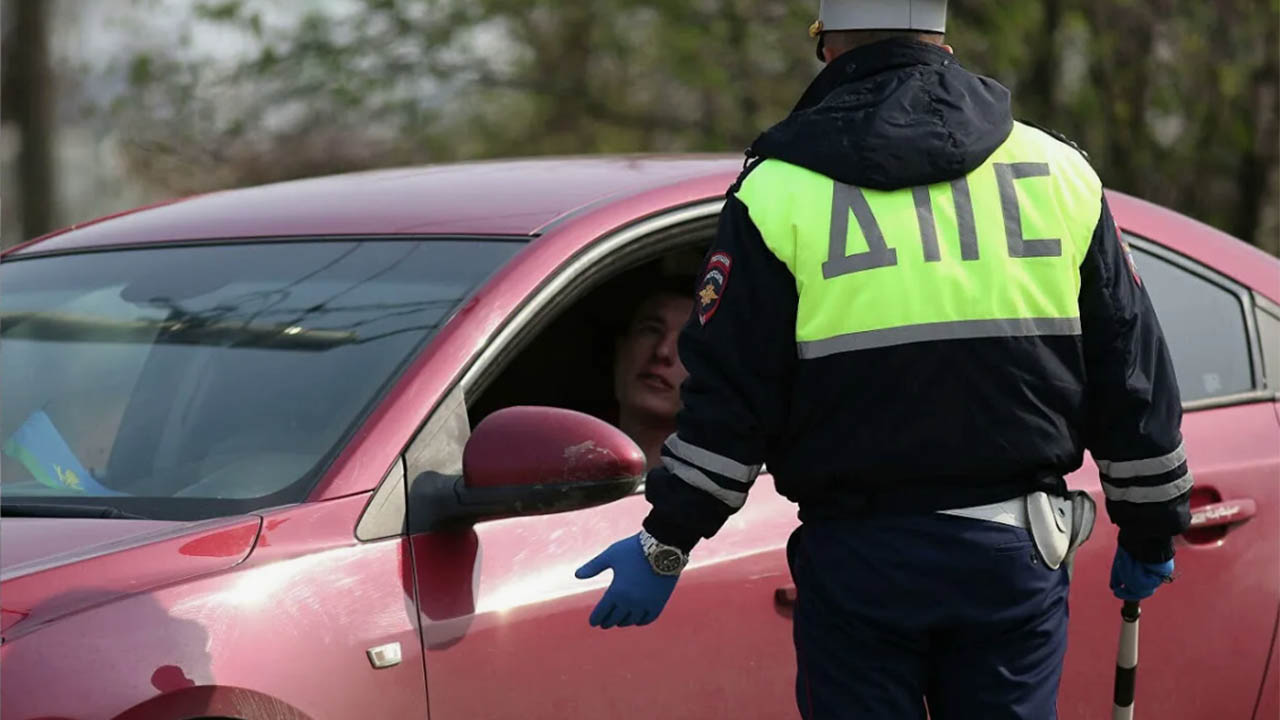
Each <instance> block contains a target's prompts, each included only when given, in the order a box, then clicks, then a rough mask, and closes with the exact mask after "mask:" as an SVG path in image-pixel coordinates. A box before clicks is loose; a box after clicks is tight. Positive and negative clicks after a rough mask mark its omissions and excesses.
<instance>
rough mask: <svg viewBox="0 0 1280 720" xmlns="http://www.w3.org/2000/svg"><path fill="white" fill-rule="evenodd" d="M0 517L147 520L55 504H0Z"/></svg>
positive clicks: (94, 508) (116, 511)
mask: <svg viewBox="0 0 1280 720" xmlns="http://www.w3.org/2000/svg"><path fill="white" fill-rule="evenodd" d="M0 517H44V518H109V519H117V520H149V519H150V518H147V517H144V516H142V515H135V514H134V513H128V512H125V511H123V510H120V509H119V508H113V507H110V506H107V505H69V504H68V505H62V504H55V503H25V502H24V503H16V502H12V503H11V502H6V503H0Z"/></svg>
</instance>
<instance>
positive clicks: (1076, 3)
mask: <svg viewBox="0 0 1280 720" xmlns="http://www.w3.org/2000/svg"><path fill="white" fill-rule="evenodd" d="M817 5H818V1H817V0H591V1H590V2H564V1H563V0H359V1H358V2H356V9H355V11H354V12H348V13H345V14H338V13H339V10H338V9H335V8H337V7H338V6H336V5H332V4H316V3H307V4H302V3H296V2H295V1H294V0H276V2H275V5H274V6H273V5H271V3H270V2H264V1H260V2H255V3H244V2H239V1H229V2H202V3H199V4H198V5H197V6H196V11H195V13H194V14H193V16H192V18H191V20H190V22H191V23H206V24H212V25H216V26H220V27H221V28H223V29H231V30H235V31H238V32H239V33H241V34H242V36H243V37H245V38H248V39H250V40H251V41H252V44H253V45H254V47H256V48H257V49H256V51H255V52H253V53H251V54H250V55H248V56H247V57H245V58H244V59H243V60H242V61H241V62H239V63H238V64H236V65H235V66H234V67H231V68H228V69H222V70H220V71H216V72H215V71H214V70H212V69H210V68H208V67H205V64H204V61H203V60H200V59H196V60H191V61H184V62H181V63H178V62H170V61H167V60H164V59H161V58H155V57H152V56H148V55H140V56H139V57H138V58H136V59H135V60H134V62H133V64H132V65H131V66H130V69H129V79H130V87H131V89H130V91H129V92H130V96H129V97H128V99H127V101H126V102H123V103H121V104H120V106H119V107H120V108H121V110H120V112H121V113H122V114H123V115H124V116H125V117H122V120H125V121H127V122H130V123H135V125H130V127H134V126H136V127H137V128H138V130H136V131H135V133H136V134H137V140H138V143H139V144H140V146H145V147H147V148H149V149H148V150H147V153H149V154H150V155H151V156H152V157H151V159H150V160H147V161H146V162H140V168H141V169H142V170H145V171H151V172H155V171H166V170H168V169H171V168H173V167H178V168H185V169H187V172H186V173H185V175H184V176H183V177H184V180H185V181H186V182H187V183H188V184H190V183H192V182H196V183H199V182H204V183H207V184H244V183H249V182H260V181H266V180H273V179H280V178H284V177H293V176H296V175H300V174H315V173H318V172H329V171H336V170H345V169H354V168H360V167H371V166H377V165H388V164H408V163H418V162H437V161H451V160H460V159H467V158H477V157H493V156H508V155H533V154H543V153H592V152H634V151H728V152H737V151H740V150H741V149H742V148H744V147H745V146H746V145H747V144H748V143H750V142H751V140H752V139H753V138H754V137H755V136H756V134H757V133H758V132H760V131H761V130H762V129H764V128H765V127H767V126H768V125H770V124H771V123H773V122H776V121H777V120H779V119H780V118H782V117H783V116H785V114H786V113H787V111H788V110H789V109H790V107H791V106H792V104H793V103H794V102H795V100H796V99H797V98H798V97H799V95H800V93H801V92H802V91H803V89H804V87H805V86H806V85H807V83H808V82H809V81H810V80H811V79H812V77H813V76H814V75H815V74H816V72H817V71H818V70H819V65H818V63H817V62H816V61H815V60H814V58H813V42H812V40H811V39H810V38H809V37H808V35H807V32H806V30H807V28H808V25H809V22H810V21H811V20H812V19H813V15H814V13H815V11H816V8H817ZM271 8H274V9H275V10H277V11H286V10H292V15H291V17H292V18H293V20H292V21H291V22H289V23H286V24H285V25H284V26H279V25H275V26H269V25H268V24H267V22H266V21H265V20H264V17H271V16H272V14H271V13H267V12H266V10H268V9H271ZM303 8H307V9H306V10H305V11H303ZM280 14H281V12H277V13H275V15H280ZM1278 14H1280V0H1266V1H1265V2H1259V1H1258V0H1217V1H1216V2H1213V3H1205V2H1203V0H1151V1H1149V2H1148V1H1144V2H1137V1H1136V0H1132V1H1125V2H1119V1H1117V0H1042V1H1041V2H1034V3H1011V2H1006V1H1005V0H952V3H951V21H950V30H951V32H950V33H949V42H951V43H952V44H953V45H954V46H955V47H956V52H957V56H958V57H959V58H960V60H961V62H963V63H964V64H965V65H967V66H968V67H970V68H972V69H974V70H976V71H978V72H982V73H984V74H988V75H991V76H993V77H995V78H997V79H998V80H1000V81H1001V82H1003V83H1004V84H1006V85H1007V86H1009V87H1010V88H1011V89H1012V90H1013V92H1014V98H1015V107H1016V111H1017V113H1018V114H1019V116H1021V117H1025V118H1028V119H1032V120H1035V121H1037V122H1039V123H1041V124H1044V125H1048V126H1051V127H1054V128H1056V129H1058V130H1060V131H1061V132H1063V133H1065V134H1067V135H1069V136H1071V137H1073V138H1075V139H1076V140H1077V141H1078V142H1079V143H1080V144H1081V145H1082V146H1083V147H1085V148H1086V149H1087V150H1088V151H1089V153H1090V155H1091V157H1092V158H1093V160H1094V162H1095V164H1096V165H1097V167H1098V168H1099V171H1100V173H1101V174H1102V176H1103V179H1104V181H1105V182H1106V183H1107V184H1108V185H1109V186H1111V187H1114V188H1117V189H1121V190H1125V191H1129V192H1132V193H1134V194H1137V195H1141V196H1144V197H1147V198H1150V199H1152V200H1154V201H1156V202H1160V203H1164V204H1168V205H1172V206H1174V207H1176V208H1178V209H1180V210H1182V211H1184V212H1188V213H1189V214H1192V215H1195V216H1198V217H1200V218H1202V219H1204V220H1206V221H1208V222H1210V223H1212V224H1215V225H1218V226H1220V227H1223V228H1225V229H1227V230H1230V231H1233V232H1235V233H1237V234H1239V235H1241V236H1243V237H1246V238H1248V239H1251V240H1253V241H1255V242H1258V241H1263V242H1267V241H1270V239H1271V238H1273V237H1274V236H1275V235H1276V234H1277V230H1276V229H1275V227H1274V225H1271V224H1268V223H1271V222H1273V221H1271V220H1268V219H1267V218H1274V216H1275V214H1276V212H1275V204H1276V202H1275V201H1276V189H1275V185H1274V183H1275V182H1276V179H1275V176H1276V164H1277V149H1276V136H1277V134H1280V130H1277V120H1276V114H1277V108H1276V102H1277V100H1276V98H1277V75H1278V72H1277V57H1276V56H1277V47H1278V46H1280V40H1277V37H1276V32H1277V31H1276V25H1277V17H1278ZM157 141H163V147H165V148H169V149H171V150H172V151H173V152H176V153H180V154H185V155H184V156H183V158H182V162H176V161H175V162H154V160H155V157H154V156H155V154H156V153H157V152H158V151H157V150H156V149H155V148H157V147H160V145H159V144H158V142H157ZM193 163H195V164H198V163H206V164H212V169H213V170H214V172H209V173H204V174H201V173H191V172H189V168H190V167H191V166H192V164H193ZM155 180H156V181H157V182H160V183H163V184H165V186H166V187H168V186H171V185H172V184H173V183H174V180H173V178H172V177H169V176H164V175H162V176H159V177H156V178H155ZM183 189H204V188H202V187H191V188H186V187H183ZM1273 251H1275V250H1273Z"/></svg>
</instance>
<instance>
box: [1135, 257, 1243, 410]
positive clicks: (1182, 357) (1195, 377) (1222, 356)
mask: <svg viewBox="0 0 1280 720" xmlns="http://www.w3.org/2000/svg"><path fill="white" fill-rule="evenodd" d="M1133 256H1134V262H1135V263H1136V264H1137V266H1138V274H1139V275H1140V276H1141V277H1142V283H1143V285H1144V286H1145V287H1146V289H1147V293H1148V294H1149V295H1150V296H1151V302H1152V304H1153V305H1155V308H1156V314H1157V315H1158V316H1159V318H1160V326H1161V327H1162V328H1163V329H1164V334H1165V338H1166V340H1167V341H1168V343H1169V351H1170V353H1171V354H1172V355H1173V365H1174V370H1175V372H1176V373H1177V375H1178V387H1179V389H1180V390H1181V392H1182V400H1183V402H1190V401H1192V400H1202V399H1204V398H1211V397H1219V396H1222V395H1230V394H1233V393H1240V392H1248V391H1249V390H1252V389H1253V371H1252V368H1251V366H1250V359H1249V343H1248V333H1247V329H1246V326H1245V317H1244V306H1243V305H1242V304H1241V303H1240V299H1239V297H1238V296H1236V295H1235V294H1234V293H1232V292H1230V291H1229V290H1227V289H1226V288H1224V287H1222V286H1220V285H1216V284H1214V283H1212V282H1209V281H1208V280H1206V279H1205V278H1203V277H1200V276H1198V275H1195V274H1193V273H1191V272H1188V271H1187V270H1184V269H1183V268H1181V267H1178V266H1177V265H1174V264H1173V263H1171V262H1168V261H1166V260H1162V259H1161V258H1158V257H1156V256H1155V255H1152V254H1151V253H1148V252H1144V251H1142V250H1139V249H1138V248H1136V247H1135V248H1134V249H1133Z"/></svg>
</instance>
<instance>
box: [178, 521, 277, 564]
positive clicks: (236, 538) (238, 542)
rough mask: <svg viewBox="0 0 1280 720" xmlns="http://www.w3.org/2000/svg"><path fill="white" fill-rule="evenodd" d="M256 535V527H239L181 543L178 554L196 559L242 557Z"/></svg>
mask: <svg viewBox="0 0 1280 720" xmlns="http://www.w3.org/2000/svg"><path fill="white" fill-rule="evenodd" d="M257 535H258V527H257V526H256V525H241V526H240V527H234V528H229V529H227V530H222V531H220V532H215V533H210V534H208V535H205V536H203V537H198V538H196V539H195V540H191V541H189V542H186V543H183V544H182V546H180V547H179V548H178V552H180V553H182V554H183V555H194V556H196V557H217V558H225V557H242V556H243V555H244V553H245V547H247V546H252V543H253V539H254V538H255V537H257Z"/></svg>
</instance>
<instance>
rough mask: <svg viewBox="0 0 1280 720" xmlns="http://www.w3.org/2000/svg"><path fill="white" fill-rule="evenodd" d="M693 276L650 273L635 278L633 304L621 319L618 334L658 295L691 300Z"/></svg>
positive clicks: (625, 329)
mask: <svg viewBox="0 0 1280 720" xmlns="http://www.w3.org/2000/svg"><path fill="white" fill-rule="evenodd" d="M693 284H694V276H693V275H684V274H664V273H661V272H657V271H650V272H648V273H645V274H643V275H640V276H638V277H637V278H636V282H635V285H634V286H633V288H634V290H633V292H634V295H633V298H634V302H632V304H631V307H630V310H629V311H628V312H627V314H626V317H624V318H622V321H623V322H622V324H621V326H620V327H619V328H618V333H619V334H623V333H626V332H627V329H628V328H630V327H631V323H632V322H633V321H634V320H635V317H636V313H638V312H640V307H641V306H642V305H644V303H645V302H646V301H647V300H648V299H649V298H652V297H656V296H659V295H671V296H674V297H682V298H688V299H689V300H691V301H692V300H693V297H694V290H695V288H694V287H693Z"/></svg>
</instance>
